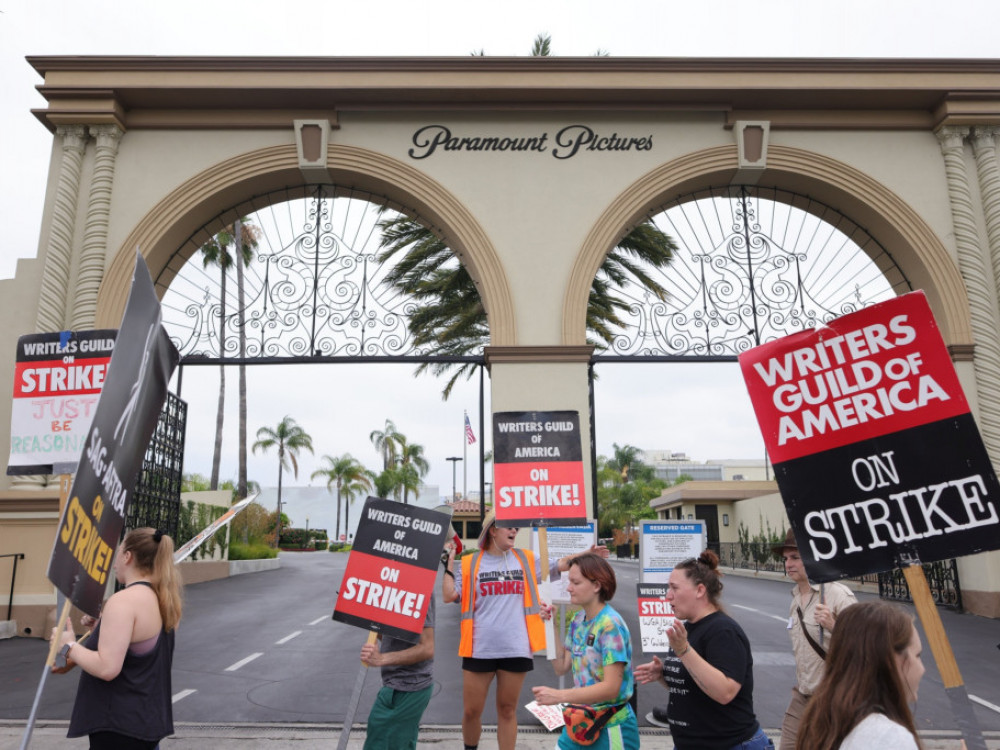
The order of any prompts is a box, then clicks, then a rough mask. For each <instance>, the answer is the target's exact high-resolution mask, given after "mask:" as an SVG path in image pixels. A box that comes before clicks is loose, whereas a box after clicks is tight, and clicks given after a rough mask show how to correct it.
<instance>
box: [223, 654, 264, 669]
mask: <svg viewBox="0 0 1000 750" xmlns="http://www.w3.org/2000/svg"><path fill="white" fill-rule="evenodd" d="M263 655H264V654H263V652H259V653H256V654H250V656H248V657H247V658H246V659H240V660H239V661H238V662H236V663H235V664H233V665H232V666H229V667H226V669H225V671H226V672H235V671H236V670H237V669H239V668H240V667H242V666H244V665H246V664H249V663H250V662H252V661H253V660H254V659H256V658H258V657H260V656H263Z"/></svg>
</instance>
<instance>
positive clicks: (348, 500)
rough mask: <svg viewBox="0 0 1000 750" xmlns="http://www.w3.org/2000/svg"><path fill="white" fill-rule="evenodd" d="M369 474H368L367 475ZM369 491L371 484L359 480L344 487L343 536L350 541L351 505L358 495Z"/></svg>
mask: <svg viewBox="0 0 1000 750" xmlns="http://www.w3.org/2000/svg"><path fill="white" fill-rule="evenodd" d="M370 474H371V472H369V475H370ZM370 490H371V484H370V483H367V482H363V481H361V480H356V481H354V482H348V483H347V484H345V485H344V489H343V493H344V535H345V536H347V538H348V539H350V534H351V505H352V504H353V503H354V498H356V497H357V496H358V495H360V494H361V493H362V492H368V491H370Z"/></svg>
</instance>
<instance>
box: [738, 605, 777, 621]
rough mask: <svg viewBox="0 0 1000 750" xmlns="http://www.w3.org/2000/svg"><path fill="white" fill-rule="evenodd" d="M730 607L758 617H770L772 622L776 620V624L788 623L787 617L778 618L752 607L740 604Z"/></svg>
mask: <svg viewBox="0 0 1000 750" xmlns="http://www.w3.org/2000/svg"><path fill="white" fill-rule="evenodd" d="M728 606H730V607H736V609H745V610H746V611H747V612H756V613H757V614H758V615H764V617H770V618H771V619H772V620H777V621H778V622H788V618H787V617H778V616H777V615H772V614H768V613H767V612H764V611H762V610H759V609H754V608H753V607H744V606H743V605H742V604H730V605H728Z"/></svg>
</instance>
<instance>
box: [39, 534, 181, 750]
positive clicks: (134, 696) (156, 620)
mask: <svg viewBox="0 0 1000 750" xmlns="http://www.w3.org/2000/svg"><path fill="white" fill-rule="evenodd" d="M114 570H115V576H116V577H117V579H118V581H119V582H120V583H123V584H125V588H123V589H122V590H121V591H119V592H117V593H116V594H114V595H113V596H112V597H111V598H110V599H108V601H107V602H105V604H104V608H103V610H102V611H101V619H100V622H98V624H97V627H96V628H95V629H94V634H93V636H92V637H91V639H90V642H89V643H88V644H87V645H86V646H84V645H83V644H80V643H77V642H76V640H75V637H74V635H73V632H72V629H71V627H70V624H69V622H68V621H67V623H66V625H67V629H66V630H65V631H63V632H62V633H60V634H58V635H59V637H60V640H61V641H62V644H63V645H64V646H68V652H67V658H68V659H71V660H72V661H73V662H74V663H75V664H78V665H79V666H80V669H81V670H82V671H83V674H81V675H80V684H79V687H78V688H77V693H76V701H75V702H74V704H73V715H72V718H71V719H70V724H69V732H68V733H67V736H68V737H82V736H84V735H86V736H89V738H90V748H91V750H152V748H154V747H156V745H157V743H158V742H159V741H160V740H161V739H163V738H164V737H167V736H168V735H171V734H173V733H174V725H173V711H172V708H171V684H170V666H171V663H172V661H173V652H174V629H175V628H176V627H177V623H178V622H179V621H180V619H181V584H180V578H179V576H178V574H177V569H176V567H175V566H174V544H173V540H171V538H170V537H169V536H167V535H166V534H164V533H163V532H161V531H157V530H155V529H150V528H141V529H133V530H132V531H130V532H129V533H128V534H126V535H125V539H124V540H123V541H122V543H121V545H120V546H119V547H118V551H117V554H116V555H115V560H114ZM53 635H57V634H55V633H53Z"/></svg>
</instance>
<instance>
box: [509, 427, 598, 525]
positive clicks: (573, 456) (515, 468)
mask: <svg viewBox="0 0 1000 750" xmlns="http://www.w3.org/2000/svg"><path fill="white" fill-rule="evenodd" d="M493 487H494V492H495V495H496V505H495V506H494V511H495V512H496V519H497V526H507V527H510V526H548V525H556V524H558V525H570V526H576V525H583V524H586V523H587V500H586V497H585V496H584V495H585V493H584V487H585V485H584V482H583V445H582V442H581V436H580V413H579V412H575V411H505V412H497V413H495V414H494V415H493Z"/></svg>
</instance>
